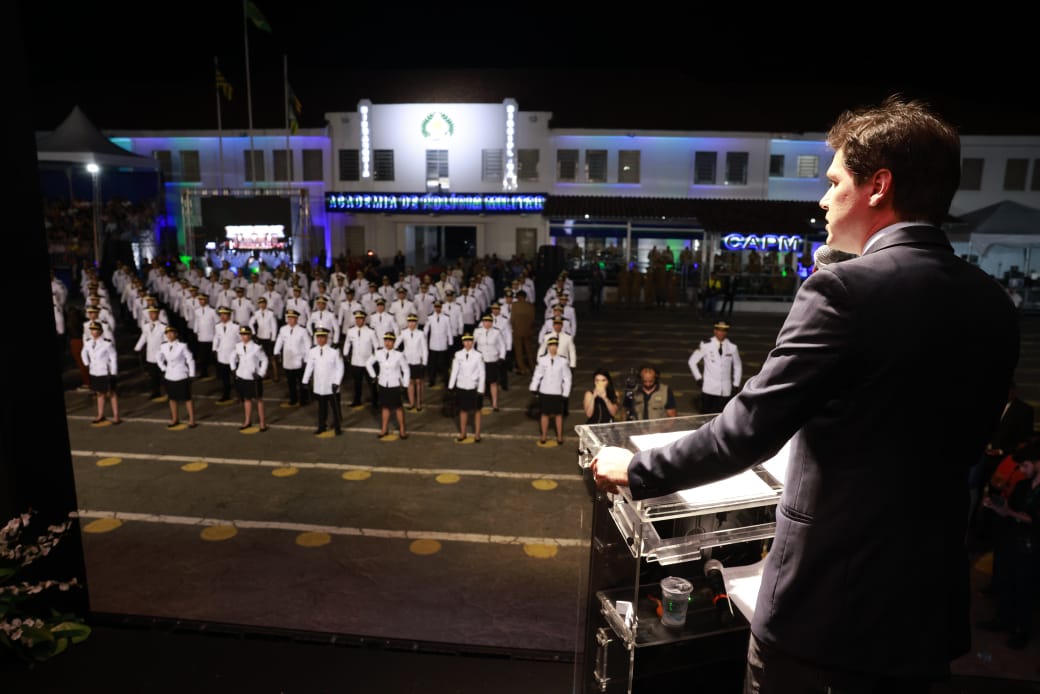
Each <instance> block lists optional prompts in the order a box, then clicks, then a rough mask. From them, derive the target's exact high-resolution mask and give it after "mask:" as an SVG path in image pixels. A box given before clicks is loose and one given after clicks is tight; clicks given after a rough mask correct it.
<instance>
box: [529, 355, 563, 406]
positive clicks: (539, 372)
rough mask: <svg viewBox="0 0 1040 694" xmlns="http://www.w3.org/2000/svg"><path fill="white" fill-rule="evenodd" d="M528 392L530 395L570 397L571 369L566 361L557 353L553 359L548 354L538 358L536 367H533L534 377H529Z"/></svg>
mask: <svg viewBox="0 0 1040 694" xmlns="http://www.w3.org/2000/svg"><path fill="white" fill-rule="evenodd" d="M530 390H531V392H532V393H543V394H545V395H562V396H563V397H565V398H566V397H570V394H571V367H570V365H569V364H568V363H567V360H566V359H564V358H563V357H562V356H561V355H560V354H559V353H558V352H557V354H556V356H555V357H552V356H550V355H548V354H546V355H545V356H541V357H538V366H536V367H534V375H533V376H531V387H530Z"/></svg>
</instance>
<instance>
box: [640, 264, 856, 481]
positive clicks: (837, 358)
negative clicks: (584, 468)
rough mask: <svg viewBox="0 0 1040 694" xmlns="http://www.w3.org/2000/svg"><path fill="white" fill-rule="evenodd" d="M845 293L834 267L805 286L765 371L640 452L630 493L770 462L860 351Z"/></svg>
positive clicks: (819, 406) (837, 388)
mask: <svg viewBox="0 0 1040 694" xmlns="http://www.w3.org/2000/svg"><path fill="white" fill-rule="evenodd" d="M847 303H848V299H847V292H846V289H845V287H844V286H843V284H842V282H841V280H840V279H839V278H838V277H836V276H835V275H834V274H833V273H830V272H823V271H821V272H817V273H815V274H813V275H811V276H810V277H809V278H808V279H807V280H806V282H805V283H804V284H803V285H802V287H801V289H800V290H799V292H798V295H797V297H796V299H795V302H794V304H793V306H792V308H791V312H790V314H789V315H788V318H787V320H786V321H785V323H784V326H783V328H782V329H781V331H780V334H779V336H778V338H777V345H776V347H775V348H774V349H773V350H772V352H771V353H770V355H769V358H768V359H767V360H766V362H765V363H764V364H763V366H762V369H761V371H760V372H759V373H758V374H757V375H756V376H754V377H753V378H751V379H750V380H748V382H747V383H746V384H745V385H744V388H743V390H741V391H740V393H738V394H737V396H736V397H735V398H734V399H733V400H732V401H731V402H730V404H729V406H728V407H726V409H725V410H724V411H723V413H722V414H720V415H719V416H718V417H716V418H715V419H713V420H711V421H710V422H709V423H708V424H707V425H705V426H704V427H702V428H701V429H698V430H697V431H694V432H693V433H691V434H689V435H688V436H685V437H683V438H681V439H678V440H677V441H674V442H673V443H671V444H669V445H666V446H662V447H660V448H654V449H650V450H647V451H642V452H640V453H637V454H636V456H635V457H634V458H633V460H632V462H631V463H630V465H629V484H630V488H631V490H632V496H633V497H634V498H636V499H645V498H650V497H655V496H661V495H663V494H668V493H670V492H674V491H677V490H680V489H688V488H690V487H693V486H697V485H700V484H704V483H707V482H712V481H715V480H719V479H723V478H725V477H729V476H731V475H733V474H736V473H738V472H740V471H741V470H743V469H745V468H748V467H751V466H752V465H755V464H757V463H760V462H763V461H765V460H768V459H769V458H771V457H772V456H773V455H775V454H776V452H777V451H779V450H780V448H782V447H783V445H784V444H785V443H786V442H787V441H788V439H790V438H791V436H792V435H794V433H795V432H796V431H797V430H798V428H799V427H800V426H801V425H802V424H803V423H804V422H805V420H806V419H808V418H809V417H810V416H811V415H812V414H813V413H815V412H818V411H820V410H821V409H823V408H824V405H825V403H826V402H827V401H828V400H829V399H831V398H832V397H833V396H834V395H835V394H836V393H837V392H839V391H840V390H841V389H842V388H843V387H844V386H845V383H844V379H843V378H842V376H841V374H842V373H843V365H844V364H845V363H846V362H848V360H849V359H850V356H851V355H852V354H853V353H854V352H855V346H854V344H853V343H854V341H855V333H854V330H853V326H852V325H851V321H850V319H849V318H848V316H849V315H850V314H851V312H850V311H849V310H848V307H847Z"/></svg>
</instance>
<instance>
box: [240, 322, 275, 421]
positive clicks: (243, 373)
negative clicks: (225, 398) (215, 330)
mask: <svg viewBox="0 0 1040 694" xmlns="http://www.w3.org/2000/svg"><path fill="white" fill-rule="evenodd" d="M238 336H239V338H240V342H239V343H238V344H237V345H235V349H234V350H233V351H232V352H231V369H232V370H233V371H234V372H235V389H236V390H237V391H238V396H239V397H240V398H241V399H242V404H243V405H244V406H245V422H244V423H243V424H242V426H240V427H239V429H240V430H241V429H248V428H249V427H251V426H252V425H253V401H254V400H255V401H256V414H257V417H258V418H259V420H260V431H267V420H266V419H265V418H264V374H265V373H267V355H266V354H264V350H263V348H262V347H260V345H258V344H256V343H255V342H253V329H252V328H250V327H249V326H248V325H243V326H242V327H240V328H239V329H238Z"/></svg>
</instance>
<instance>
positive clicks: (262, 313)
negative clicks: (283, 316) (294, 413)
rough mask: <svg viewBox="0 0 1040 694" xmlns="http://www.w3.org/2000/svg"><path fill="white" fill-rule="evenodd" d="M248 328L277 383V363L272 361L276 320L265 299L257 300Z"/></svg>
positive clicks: (275, 336)
mask: <svg viewBox="0 0 1040 694" xmlns="http://www.w3.org/2000/svg"><path fill="white" fill-rule="evenodd" d="M249 327H250V328H252V329H253V336H254V337H255V338H256V342H257V344H259V345H260V348H261V349H263V350H264V354H266V355H267V360H268V362H270V364H271V374H272V376H273V377H274V380H275V382H276V383H277V382H278V362H277V361H276V360H275V359H274V341H275V339H276V338H277V337H278V318H277V317H275V315H274V311H272V310H271V309H269V308H267V299H266V298H265V297H263V296H261V297H259V298H258V299H257V308H256V313H254V314H253V317H252V318H250V319H249Z"/></svg>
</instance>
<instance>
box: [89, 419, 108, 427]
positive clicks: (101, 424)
mask: <svg viewBox="0 0 1040 694" xmlns="http://www.w3.org/2000/svg"><path fill="white" fill-rule="evenodd" d="M90 426H92V427H94V428H95V429H97V428H98V427H110V426H112V422H111V421H109V420H107V419H105V420H102V421H100V422H91V423H90Z"/></svg>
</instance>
